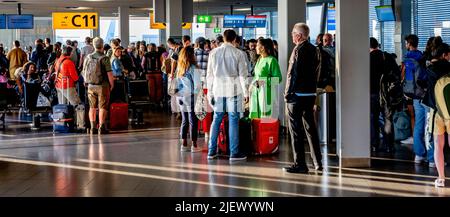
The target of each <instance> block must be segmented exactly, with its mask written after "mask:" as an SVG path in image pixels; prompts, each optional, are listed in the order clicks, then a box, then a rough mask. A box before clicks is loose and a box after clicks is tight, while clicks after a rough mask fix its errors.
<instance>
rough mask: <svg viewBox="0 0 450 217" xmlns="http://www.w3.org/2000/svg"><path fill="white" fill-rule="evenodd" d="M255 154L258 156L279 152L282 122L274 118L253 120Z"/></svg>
mask: <svg viewBox="0 0 450 217" xmlns="http://www.w3.org/2000/svg"><path fill="white" fill-rule="evenodd" d="M252 128H253V152H254V153H255V154H257V155H264V154H273V153H275V152H277V151H278V145H279V128H280V122H279V121H278V119H273V118H262V119H260V118H255V119H253V120H252Z"/></svg>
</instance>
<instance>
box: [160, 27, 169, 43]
mask: <svg viewBox="0 0 450 217" xmlns="http://www.w3.org/2000/svg"><path fill="white" fill-rule="evenodd" d="M166 39H167V37H166V30H163V29H161V30H159V44H164V45H165V44H166Z"/></svg>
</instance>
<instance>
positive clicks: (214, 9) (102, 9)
mask: <svg viewBox="0 0 450 217" xmlns="http://www.w3.org/2000/svg"><path fill="white" fill-rule="evenodd" d="M152 2H153V1H152V0H20V1H18V2H14V3H6V2H4V0H0V14H2V13H5V14H10V13H17V3H21V4H22V13H23V14H26V13H29V14H34V15H35V16H51V13H52V12H56V11H58V12H61V11H97V12H99V13H100V15H101V16H116V15H117V8H118V7H119V6H121V5H122V6H124V5H125V6H130V8H131V10H130V13H131V14H132V15H134V16H148V11H149V10H150V8H152V7H153V6H152ZM230 5H233V7H234V9H235V12H234V13H236V14H239V13H250V11H248V10H245V11H241V10H243V9H248V8H250V6H251V5H253V6H254V11H255V13H259V12H265V11H271V10H276V5H277V0H247V1H236V0H198V1H197V0H195V1H194V13H195V14H200V13H202V14H204V13H208V14H227V13H230ZM67 7H81V10H80V9H70V8H67Z"/></svg>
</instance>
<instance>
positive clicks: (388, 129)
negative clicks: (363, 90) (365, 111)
mask: <svg viewBox="0 0 450 217" xmlns="http://www.w3.org/2000/svg"><path fill="white" fill-rule="evenodd" d="M396 110H397V109H396V108H390V107H388V106H386V105H385V106H383V107H381V106H380V101H379V96H378V95H377V94H372V95H371V96H370V119H371V137H372V138H371V142H370V143H371V144H372V147H375V148H382V147H380V144H381V141H380V120H379V117H380V113H381V115H382V117H383V121H384V126H383V146H384V147H383V148H392V147H394V142H395V141H394V140H395V135H394V121H393V117H394V112H395V111H396Z"/></svg>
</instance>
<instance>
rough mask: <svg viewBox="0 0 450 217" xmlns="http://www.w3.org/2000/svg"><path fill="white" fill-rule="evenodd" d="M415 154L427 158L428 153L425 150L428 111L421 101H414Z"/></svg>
mask: <svg viewBox="0 0 450 217" xmlns="http://www.w3.org/2000/svg"><path fill="white" fill-rule="evenodd" d="M414 116H415V123H414V135H413V137H414V145H413V149H414V153H415V154H416V156H420V157H426V154H427V151H426V148H425V123H426V116H427V110H426V107H425V106H424V105H422V104H421V103H420V100H418V99H415V100H414Z"/></svg>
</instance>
